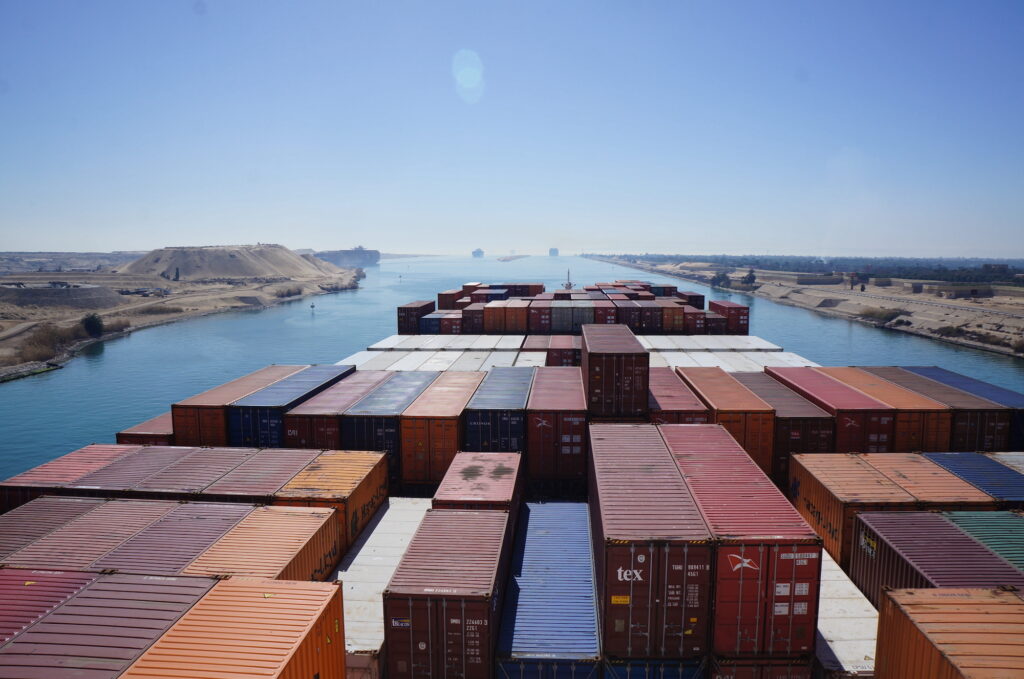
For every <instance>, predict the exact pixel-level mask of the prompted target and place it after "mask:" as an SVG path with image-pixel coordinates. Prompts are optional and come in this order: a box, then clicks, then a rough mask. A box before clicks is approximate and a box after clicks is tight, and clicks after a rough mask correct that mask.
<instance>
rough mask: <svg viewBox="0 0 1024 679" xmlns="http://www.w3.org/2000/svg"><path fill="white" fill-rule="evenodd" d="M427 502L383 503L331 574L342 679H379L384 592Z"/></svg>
mask: <svg viewBox="0 0 1024 679" xmlns="http://www.w3.org/2000/svg"><path fill="white" fill-rule="evenodd" d="M430 503H431V500H430V499H429V498H422V499H421V498H405V497H392V498H390V499H388V500H386V501H385V502H384V506H382V507H381V508H380V509H379V510H378V511H377V513H376V514H375V515H374V517H373V518H372V519H371V520H370V523H369V524H368V525H367V526H366V528H365V529H364V530H363V532H362V534H361V535H360V536H359V539H358V540H356V542H355V544H353V545H352V547H351V548H349V550H348V553H347V554H346V555H345V558H344V559H342V560H341V565H340V566H339V567H338V570H337V572H336V573H335V574H334V578H335V579H337V580H340V581H341V582H342V588H343V589H344V591H343V592H342V601H343V602H344V606H345V677H346V679H380V677H381V675H382V670H383V668H382V658H381V650H382V647H383V645H384V602H383V593H384V588H385V587H387V584H388V582H389V581H390V580H391V576H392V575H394V573H395V569H396V568H398V562H399V561H401V560H402V556H403V555H404V554H405V550H406V547H408V546H409V542H410V541H411V540H412V536H413V534H414V533H415V532H416V529H417V528H419V525H420V522H421V521H422V520H423V516H424V515H425V514H426V513H427V510H428V509H430Z"/></svg>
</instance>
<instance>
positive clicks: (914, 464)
mask: <svg viewBox="0 0 1024 679" xmlns="http://www.w3.org/2000/svg"><path fill="white" fill-rule="evenodd" d="M860 458H861V459H862V460H864V461H865V462H867V463H868V464H870V465H871V466H872V467H874V468H875V469H877V470H878V471H880V472H882V473H883V474H885V475H886V476H887V477H888V478H889V479H891V480H893V481H895V482H896V483H898V484H899V485H900V487H901V488H903V489H904V490H906V491H908V492H910V493H911V494H912V495H913V496H914V497H915V498H917V501H918V502H921V503H928V504H930V505H932V506H933V507H946V508H948V507H950V506H954V507H961V508H972V507H982V508H995V504H996V503H995V502H994V500H993V498H992V496H991V495H989V494H988V493H985V492H982V491H980V490H978V489H977V488H975V487H974V486H972V485H971V484H969V483H967V482H966V481H964V480H962V479H959V478H957V476H956V475H955V474H953V473H952V472H949V471H947V470H946V469H943V468H942V467H941V466H939V465H937V464H935V463H934V462H932V461H931V460H929V459H928V458H926V457H925V456H923V455H914V454H912V453H887V454H882V453H865V454H863V455H860Z"/></svg>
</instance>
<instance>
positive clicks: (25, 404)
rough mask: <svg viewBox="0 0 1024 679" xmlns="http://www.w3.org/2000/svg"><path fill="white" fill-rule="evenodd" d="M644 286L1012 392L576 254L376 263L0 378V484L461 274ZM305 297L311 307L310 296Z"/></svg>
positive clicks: (912, 352)
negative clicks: (349, 276) (303, 293)
mask: <svg viewBox="0 0 1024 679" xmlns="http://www.w3.org/2000/svg"><path fill="white" fill-rule="evenodd" d="M567 269H569V270H570V271H571V276H572V280H573V281H574V282H575V283H576V284H577V285H579V286H582V285H589V284H591V283H594V282H597V281H612V280H615V279H617V278H638V279H643V280H658V281H663V282H667V283H670V284H675V285H678V286H679V287H680V289H689V290H695V291H697V292H703V293H704V294H706V295H707V296H708V298H709V299H732V300H734V301H737V302H740V303H743V304H749V305H750V307H751V324H750V332H751V334H754V335H759V336H761V337H764V338H765V339H767V340H769V341H771V342H774V343H776V344H780V345H782V347H783V348H784V349H786V350H787V351H794V352H796V353H798V354H801V355H803V356H806V357H807V358H809V359H811V360H812V361H816V362H818V363H820V364H822V365H940V366H943V367H946V368H949V369H951V370H955V371H957V372H961V373H965V374H968V375H971V376H974V377H977V378H980V379H983V380H987V381H990V382H993V383H995V384H999V385H1002V386H1004V387H1008V388H1010V389H1016V390H1018V391H1024V360H1021V359H1015V358H1010V357H1004V356H1000V355H997V354H991V353H988V352H983V351H977V350H974V349H968V348H961V347H957V346H954V345H950V344H945V343H942V342H937V341H933V340H928V339H925V338H920V337H915V336H912V335H908V334H904V333H899V332H895V331H887V330H880V329H876V328H872V327H869V326H865V325H862V324H860V323H854V322H851V321H847V320H843V319H835V318H828V317H825V316H821V315H819V314H817V313H815V312H812V311H809V310H804V309H798V308H795V307H789V306H785V305H781V304H777V303H775V302H772V301H769V300H765V299H759V298H756V297H750V296H748V295H741V294H736V293H720V292H712V291H711V290H710V289H708V288H706V287H704V286H700V285H697V284H694V283H689V282H686V281H680V280H678V279H673V278H669V277H664V276H656V275H653V274H648V273H645V272H642V271H638V270H635V269H629V268H625V267H621V266H616V265H613V264H606V263H603V262H595V261H591V260H586V259H580V258H576V257H558V258H554V257H527V258H524V259H518V260H515V261H511V262H498V261H496V260H495V259H492V258H487V259H471V258H468V257H467V258H449V257H445V258H441V257H436V258H435V257H423V258H411V259H395V260H384V261H383V262H382V264H381V265H380V266H379V267H371V268H369V269H367V277H366V279H365V280H363V281H361V283H360V289H359V290H352V291H346V292H340V293H337V294H332V295H324V296H321V297H316V298H313V299H312V300H310V299H306V300H303V301H297V302H293V303H289V304H284V305H282V306H278V307H274V308H271V309H264V310H260V311H242V312H232V313H225V314H218V315H214V316H207V317H204V318H197V319H193V320H189V321H184V322H181V323H173V324H170V325H165V326H160V327H156V328H151V329H148V330H144V331H140V332H137V333H134V334H132V335H129V336H128V337H125V338H122V339H117V340H113V341H110V342H106V343H103V344H97V345H94V346H93V347H90V348H89V349H88V350H86V352H85V353H84V354H83V355H82V356H80V357H78V358H76V359H74V360H72V361H71V362H70V363H68V364H67V365H66V366H65V367H64V368H63V369H62V370H55V371H52V372H49V373H45V374H42V375H37V376H33V377H29V378H26V379H21V380H15V381H14V382H9V383H6V384H0V479H2V478H6V477H8V476H11V475H13V474H16V473H19V472H21V471H24V470H25V469H28V468H30V467H33V466H35V465H38V464H41V463H43V462H46V461H47V460H50V459H53V458H55V457H57V456H59V455H62V454H64V453H66V452H69V451H71V450H74V449H76V448H79V447H81V446H83V445H86V444H89V443H110V442H113V440H114V433H115V432H116V431H118V430H120V429H124V428H126V427H129V426H131V425H133V424H136V423H138V422H141V421H143V420H145V419H148V418H150V417H153V416H155V415H158V414H160V413H162V412H165V411H167V410H168V409H169V404H170V403H172V402H174V401H177V400H180V399H183V398H185V397H187V396H191V395H193V394H196V393H198V392H200V391H203V390H204V389H208V388H210V387H213V386H215V385H217V384H221V383H223V382H226V381H228V380H230V379H233V378H235V377H238V376H240V375H243V374H245V373H247V372H251V371H253V370H256V369H257V368H261V367H263V366H265V365H268V364H270V363H284V364H296V363H334V362H336V361H339V360H341V359H342V358H344V357H346V356H348V355H350V354H353V353H355V352H356V351H360V350H362V349H364V348H366V346H367V345H369V344H372V343H373V342H376V341H377V340H378V339H380V338H382V337H384V336H386V335H391V334H394V332H395V307H396V306H398V305H399V304H403V303H405V302H409V301H413V300H417V299H434V296H435V295H436V293H437V292H439V291H441V290H447V289H450V288H455V287H459V286H461V284H462V283H463V282H465V281H485V282H500V281H539V282H542V283H545V284H546V285H547V286H548V289H549V290H551V289H553V288H555V287H558V286H560V284H561V283H563V282H564V281H565V280H566V275H567V273H566V270H567ZM311 302H312V303H315V308H310V304H311Z"/></svg>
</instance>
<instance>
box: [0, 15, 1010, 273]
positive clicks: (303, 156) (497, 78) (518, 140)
mask: <svg viewBox="0 0 1024 679" xmlns="http://www.w3.org/2000/svg"><path fill="white" fill-rule="evenodd" d="M254 242H276V243H282V244H284V245H287V246H289V247H293V248H304V247H309V248H315V249H332V248H340V247H350V246H354V245H357V244H363V245H365V246H366V247H374V248H380V249H383V250H385V251H389V252H424V253H433V252H436V253H463V252H466V251H468V250H470V249H472V248H474V247H477V246H479V247H483V248H484V249H485V250H487V251H488V252H489V253H495V254H498V253H501V254H505V253H508V252H509V251H510V250H517V251H518V252H521V253H526V252H540V251H546V248H548V247H551V246H554V247H559V248H561V249H562V250H563V252H566V253H571V252H578V251H580V250H585V251H591V252H596V251H613V252H621V251H631V252H638V251H639V252H642V251H650V252H692V253H718V252H725V253H792V254H812V255H829V254H832V255H846V254H861V255H876V254H877V255H908V256H911V255H948V256H972V255H979V256H985V255H990V256H998V255H1006V256H1015V257H1021V256H1024V2H1019V1H1018V0H1006V1H1005V2H987V1H984V0H981V1H974V0H963V1H962V2H944V1H941V0H928V1H925V2H912V1H906V2H903V1H901V2H890V1H884V2H881V1H879V2H861V1H856V2H832V1H826V2H820V1H815V2H786V1H779V2H706V3H705V2H701V3H696V2H681V1H673V0H666V1H664V2H646V1H643V0H637V1H626V0H614V1H613V0H605V1H602V2H571V1H562V0H555V1H554V2H552V1H550V0H543V1H539V2H534V1H524V0H516V1H515V2H512V1H502V2H497V1H488V0H474V1H472V2H453V1H447V0H429V1H419V2H403V1H399V0H384V1H374V2H370V1H355V0H353V1H348V2H339V1H336V0H332V1H324V2H264V1H259V0H238V1H226V0H182V1H180V2H178V1H172V0H126V1H124V2H113V1H98V0H97V1H81V2H52V1H49V0H0V250H112V249H121V250H144V249H150V248H155V247H161V246H165V245H206V244H227V243H254Z"/></svg>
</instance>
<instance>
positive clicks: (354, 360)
mask: <svg viewBox="0 0 1024 679" xmlns="http://www.w3.org/2000/svg"><path fill="white" fill-rule="evenodd" d="M378 356H380V352H377V351H357V352H356V353H354V354H352V355H351V356H349V357H347V358H343V359H341V360H340V361H338V362H337V363H335V364H334V365H354V366H355V367H356V368H358V367H359V366H361V365H362V364H363V363H366V362H367V361H369V360H370V359H372V358H377V357H378Z"/></svg>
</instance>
